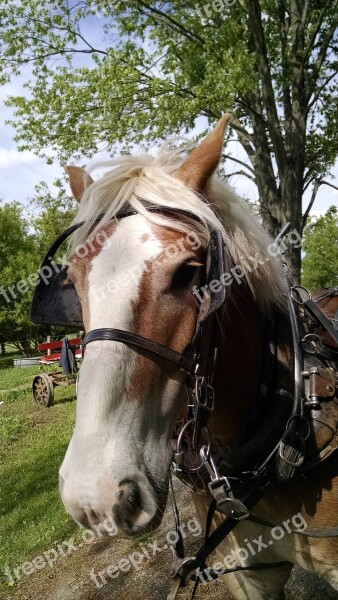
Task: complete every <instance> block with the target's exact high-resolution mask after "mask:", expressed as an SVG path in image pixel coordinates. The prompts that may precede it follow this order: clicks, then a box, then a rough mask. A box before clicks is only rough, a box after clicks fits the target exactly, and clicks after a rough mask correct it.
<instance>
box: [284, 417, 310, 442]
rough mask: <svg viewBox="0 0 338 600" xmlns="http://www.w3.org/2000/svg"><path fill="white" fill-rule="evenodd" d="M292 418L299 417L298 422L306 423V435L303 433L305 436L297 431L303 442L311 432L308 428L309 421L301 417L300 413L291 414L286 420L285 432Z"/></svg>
mask: <svg viewBox="0 0 338 600" xmlns="http://www.w3.org/2000/svg"><path fill="white" fill-rule="evenodd" d="M294 419H299V422H300V424H301V423H306V425H307V433H306V435H305V436H304V435H301V433H299V432H298V435H299V437H301V438H302V439H303V440H304V442H305V441H306V440H307V439H308V438H309V437H310V433H311V429H310V423H309V421H308V420H307V419H306V418H304V417H301V416H300V415H292V416H291V417H290V418H289V420H288V422H287V424H286V427H285V430H286V432H287V431H288V429H290V424H291V423H292V421H293V420H294Z"/></svg>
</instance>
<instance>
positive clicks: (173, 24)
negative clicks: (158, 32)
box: [137, 0, 204, 45]
mask: <svg viewBox="0 0 338 600" xmlns="http://www.w3.org/2000/svg"><path fill="white" fill-rule="evenodd" d="M137 3H138V4H140V5H141V6H143V7H144V8H145V9H146V10H148V11H149V13H150V15H151V14H152V13H153V14H156V15H158V16H159V17H160V20H161V21H162V22H164V23H166V21H167V22H169V23H171V28H172V29H175V31H179V32H180V33H183V35H184V36H185V37H186V38H187V39H189V40H190V41H192V40H195V41H198V42H199V43H200V44H202V45H204V40H203V38H201V37H200V36H199V35H197V34H195V33H192V32H191V31H189V29H186V28H185V27H184V26H183V25H182V24H181V23H179V22H178V21H176V19H173V17H171V16H170V15H168V14H167V13H163V12H162V11H161V10H159V9H158V8H155V7H154V6H149V4H147V3H146V2H143V0H137ZM145 14H147V13H145ZM166 24H167V25H168V23H166Z"/></svg>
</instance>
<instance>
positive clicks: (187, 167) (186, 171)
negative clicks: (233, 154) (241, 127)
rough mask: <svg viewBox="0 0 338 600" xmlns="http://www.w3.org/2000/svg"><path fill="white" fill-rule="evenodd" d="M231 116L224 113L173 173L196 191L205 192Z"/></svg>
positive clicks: (216, 163)
mask: <svg viewBox="0 0 338 600" xmlns="http://www.w3.org/2000/svg"><path fill="white" fill-rule="evenodd" d="M230 118H231V116H230V115H229V114H224V115H223V117H221V119H220V120H219V121H218V123H217V125H216V127H215V128H214V129H213V131H212V132H211V133H209V135H208V136H207V137H206V138H204V140H203V141H202V142H201V143H200V144H199V145H198V146H196V148H194V150H193V151H192V152H191V154H190V155H189V156H188V158H187V159H186V160H185V161H184V163H183V164H182V165H181V166H180V167H179V168H178V169H177V170H176V171H174V173H173V176H174V177H176V178H177V179H180V180H181V181H183V183H185V184H186V185H188V186H189V187H191V188H192V189H193V190H195V191H196V192H202V193H203V192H205V190H206V186H207V183H208V180H209V178H210V177H211V175H212V174H213V172H214V171H215V169H217V166H218V163H219V161H220V159H221V155H222V149H223V138H224V130H225V127H226V125H227V124H228V123H229V121H230Z"/></svg>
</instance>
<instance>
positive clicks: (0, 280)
mask: <svg viewBox="0 0 338 600" xmlns="http://www.w3.org/2000/svg"><path fill="white" fill-rule="evenodd" d="M0 240H1V241H0V343H1V344H2V349H4V346H3V345H4V343H5V342H12V343H14V345H16V346H17V347H18V348H19V349H21V350H22V351H23V352H24V353H28V352H29V348H30V342H29V340H30V339H31V338H32V337H34V336H35V335H36V331H37V329H36V327H34V326H33V325H32V323H31V321H30V319H29V308H30V302H31V298H32V291H33V289H34V287H33V286H32V284H30V282H29V278H30V277H31V276H32V275H33V274H34V273H35V272H36V271H37V270H38V261H39V258H38V254H37V247H36V240H35V236H34V235H33V234H31V233H30V231H29V225H28V222H27V220H26V219H25V218H24V216H23V208H22V206H21V205H20V204H19V203H17V202H12V203H11V204H5V205H4V206H1V205H0ZM31 281H32V280H31Z"/></svg>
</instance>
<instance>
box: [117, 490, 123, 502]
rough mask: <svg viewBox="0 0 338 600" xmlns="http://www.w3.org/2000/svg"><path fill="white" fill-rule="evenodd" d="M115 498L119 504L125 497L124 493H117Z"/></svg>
mask: <svg viewBox="0 0 338 600" xmlns="http://www.w3.org/2000/svg"><path fill="white" fill-rule="evenodd" d="M115 496H116V500H117V501H118V502H119V501H120V500H122V498H123V497H124V491H123V490H119V491H118V492H116V494H115Z"/></svg>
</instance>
